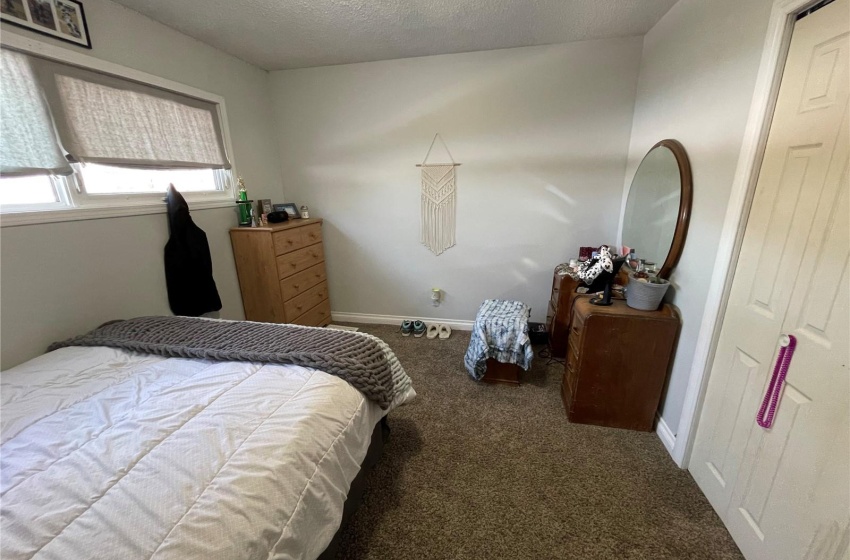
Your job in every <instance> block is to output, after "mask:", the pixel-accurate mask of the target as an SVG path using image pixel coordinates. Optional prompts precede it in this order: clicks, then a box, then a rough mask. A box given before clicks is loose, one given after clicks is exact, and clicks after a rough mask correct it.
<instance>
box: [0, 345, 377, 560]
mask: <svg viewBox="0 0 850 560" xmlns="http://www.w3.org/2000/svg"><path fill="white" fill-rule="evenodd" d="M1 382H2V387H0V389H1V390H2V391H1V392H0V395H2V397H1V399H2V408H0V500H2V511H1V512H0V531H2V535H3V538H2V544H0V555H2V558H3V559H4V560H12V559H15V560H17V559H23V558H40V559H41V558H44V559H47V558H55V559H62V560H70V559H75V558H120V559H122V560H130V559H135V558H140V559H141V558H144V559H148V558H150V559H172V558H173V559H187V558H222V559H225V558H226V559H234V560H235V559H255V558H256V559H259V558H263V559H265V558H276V559H290V558H292V559H294V558H299V559H300V558H315V557H316V556H318V555H319V554H320V553H321V552H322V551H323V550H324V548H325V547H326V546H327V544H328V543H329V542H330V540H331V538H332V536H333V534H334V533H335V532H336V530H337V528H338V527H339V523H340V519H341V517H342V507H343V503H344V501H345V497H346V495H347V492H348V489H349V485H350V483H351V481H352V480H353V479H354V477H355V476H356V474H357V472H358V471H359V468H360V463H361V462H362V460H363V458H364V457H365V455H366V451H367V449H368V446H369V441H370V436H371V433H372V430H373V428H374V426H375V424H376V423H377V422H378V421H379V420H380V419H381V417H382V415H383V413H384V412H383V411H382V410H381V409H380V408H379V407H378V405H376V404H374V403H372V402H370V401H368V400H367V399H366V398H364V397H363V395H362V394H361V393H359V392H358V391H357V390H356V389H354V388H353V387H351V386H350V385H348V384H347V383H346V382H344V381H342V380H341V379H339V378H337V377H334V376H331V375H328V374H326V373H323V372H321V371H317V370H314V369H310V368H304V367H299V366H290V365H268V364H256V363H247V362H244V363H243V362H211V361H202V360H189V359H176V358H162V357H157V356H148V355H141V354H135V353H130V352H126V351H123V350H117V349H111V348H102V347H96V348H81V347H70V348H63V349H61V350H57V351H54V352H51V353H48V354H45V355H43V356H40V357H38V358H36V359H34V360H31V361H29V362H27V363H25V364H22V365H20V366H18V367H15V368H13V369H10V370H8V371H6V372H3V375H2V381H1Z"/></svg>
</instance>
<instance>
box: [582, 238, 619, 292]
mask: <svg viewBox="0 0 850 560" xmlns="http://www.w3.org/2000/svg"><path fill="white" fill-rule="evenodd" d="M603 271H604V272H614V262H613V260H612V257H611V250H610V249H609V248H608V246H607V245H602V246H601V247H600V248H599V252H598V253H597V254H596V256H595V257H593V258H592V259H590V260H589V261H587V262H585V263H584V265H582V267H581V268H580V269H579V271H578V277H579V278H581V280H582V281H583V282H584V283H585V284H587V285H588V286H590V285H591V284H593V281H594V280H596V277H597V276H599V275H600V274H602V272H603Z"/></svg>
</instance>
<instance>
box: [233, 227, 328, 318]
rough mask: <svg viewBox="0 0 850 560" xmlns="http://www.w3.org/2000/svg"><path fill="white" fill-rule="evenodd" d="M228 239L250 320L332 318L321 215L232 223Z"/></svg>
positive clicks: (246, 314)
mask: <svg viewBox="0 0 850 560" xmlns="http://www.w3.org/2000/svg"><path fill="white" fill-rule="evenodd" d="M230 241H231V243H232V244H233V256H234V258H235V260H236V272H237V274H238V275H239V286H240V289H241V290H242V306H243V307H244V308H245V318H246V319H247V320H249V321H262V322H265V323H295V324H298V325H307V326H314V327H319V326H322V327H323V326H325V325H327V324H329V323H330V322H331V305H330V300H329V299H328V298H329V294H328V282H327V274H326V272H325V252H324V247H323V245H322V220H321V219H316V218H313V219H309V218H308V219H301V220H291V221H288V222H284V223H282V224H272V225H269V226H268V227H258V228H232V229H231V230H230Z"/></svg>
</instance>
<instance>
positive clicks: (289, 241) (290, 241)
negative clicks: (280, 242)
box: [286, 239, 294, 245]
mask: <svg viewBox="0 0 850 560" xmlns="http://www.w3.org/2000/svg"><path fill="white" fill-rule="evenodd" d="M286 242H287V243H288V244H290V245H292V243H294V242H293V241H292V240H291V239H287V240H286Z"/></svg>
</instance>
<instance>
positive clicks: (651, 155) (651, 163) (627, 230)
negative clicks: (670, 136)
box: [621, 140, 692, 278]
mask: <svg viewBox="0 0 850 560" xmlns="http://www.w3.org/2000/svg"><path fill="white" fill-rule="evenodd" d="M691 197H692V185H691V165H690V163H689V162H688V155H687V153H686V152H685V149H684V148H683V147H682V145H681V144H680V143H679V142H677V141H676V140H662V141H661V142H659V143H658V144H656V145H655V146H653V147H652V149H651V150H649V152H647V154H646V156H644V158H643V161H641V162H640V165H639V166H638V169H637V171H636V172H635V176H634V178H633V179H632V184H631V187H629V193H628V198H627V199H626V212H625V214H624V215H623V230H622V232H623V233H622V236H621V240H622V244H623V245H625V246H627V247H629V248H630V249H631V250H633V251H634V252H635V254H636V256H637V258H639V259H644V260H645V261H646V262H651V263H655V265H656V267H657V268H658V276H659V277H661V278H669V276H670V273H671V272H672V271H673V267H674V266H676V262H677V261H678V260H679V256H680V255H681V254H682V247H684V245H685V236H686V234H687V231H688V220H689V218H690V213H691Z"/></svg>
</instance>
